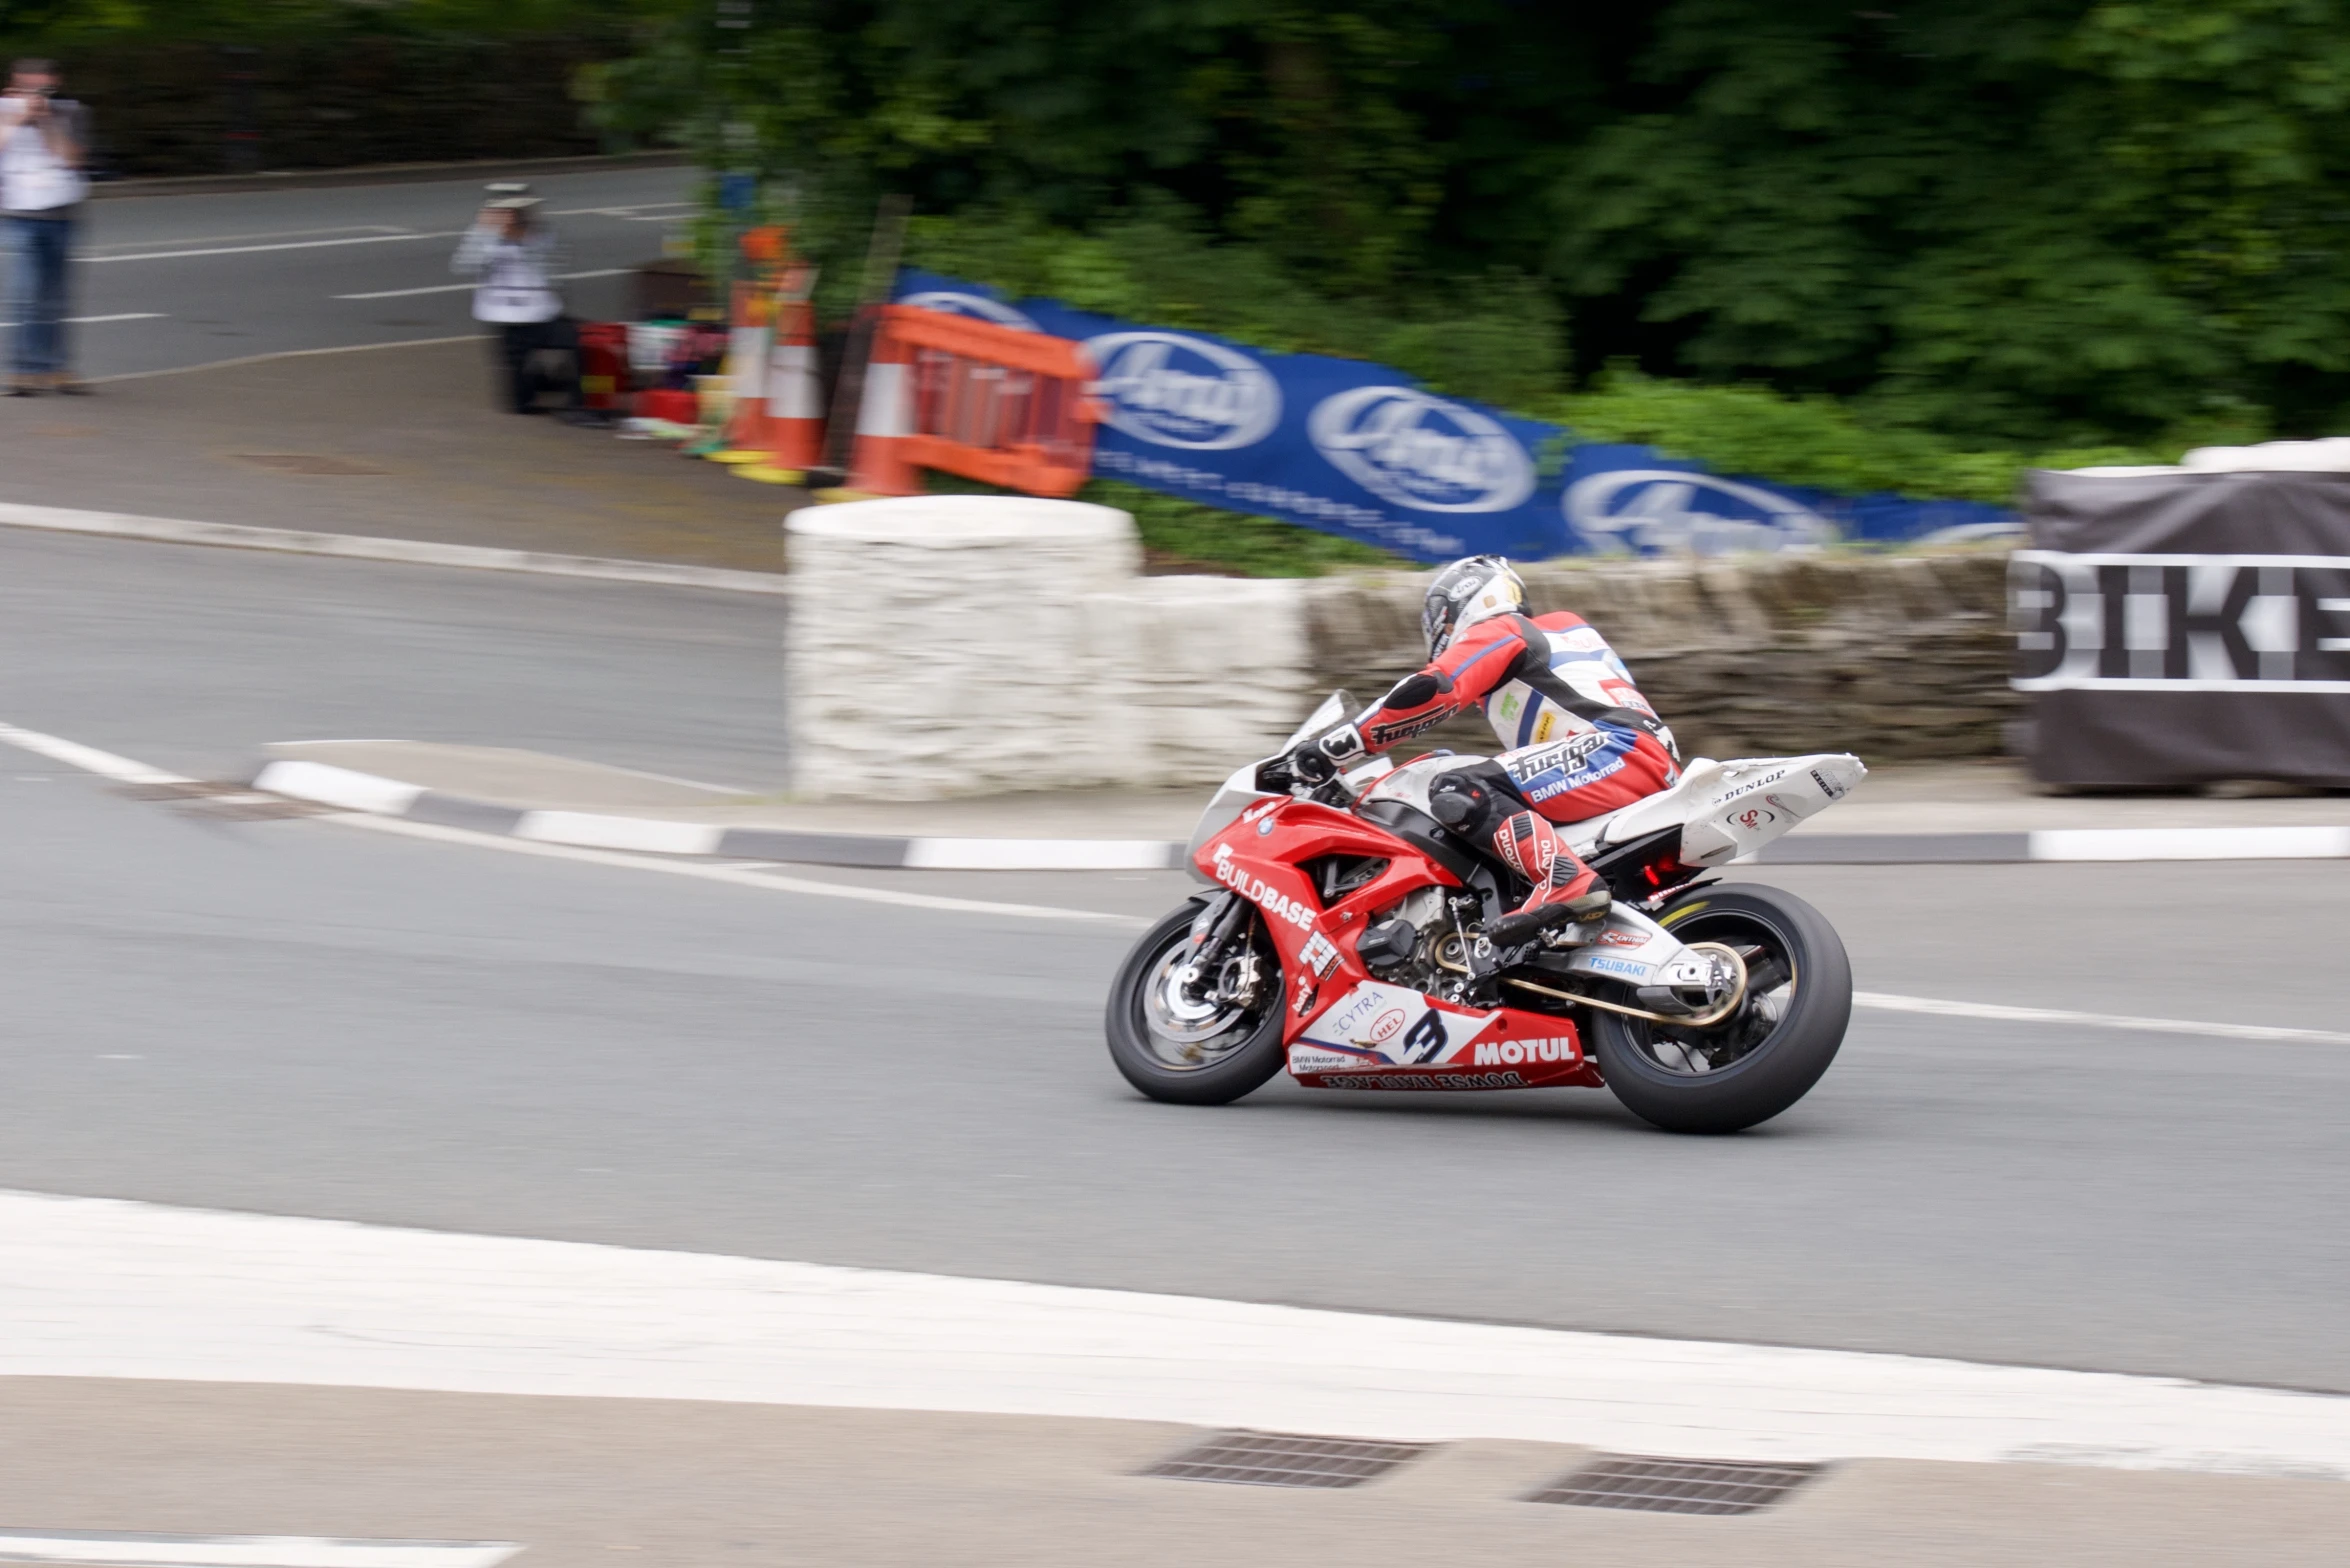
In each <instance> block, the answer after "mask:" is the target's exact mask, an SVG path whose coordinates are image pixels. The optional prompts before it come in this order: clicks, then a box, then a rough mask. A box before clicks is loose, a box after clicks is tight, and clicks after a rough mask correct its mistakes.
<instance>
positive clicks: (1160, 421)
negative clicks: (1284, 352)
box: [1085, 332, 1281, 452]
mask: <svg viewBox="0 0 2350 1568" xmlns="http://www.w3.org/2000/svg"><path fill="white" fill-rule="evenodd" d="M1085 349H1086V352H1087V353H1089V354H1091V355H1092V356H1093V362H1094V363H1095V364H1096V365H1097V366H1099V367H1100V368H1101V377H1100V379H1099V380H1097V381H1096V382H1095V383H1094V384H1093V392H1094V395H1095V396H1097V397H1099V398H1101V399H1102V400H1103V401H1104V402H1105V403H1106V404H1107V405H1108V407H1109V413H1108V416H1107V418H1108V423H1109V425H1110V428H1112V429H1113V430H1122V431H1124V432H1125V433H1126V434H1128V435H1130V436H1132V437H1134V438H1135V439H1136V440H1137V441H1148V442H1150V443H1151V444H1152V445H1154V446H1173V447H1185V448H1188V449H1190V450H1192V451H1195V452H1216V451H1226V450H1229V449H1231V448H1233V447H1240V446H1254V445H1256V444H1257V443H1258V442H1259V441H1262V440H1264V439H1265V437H1267V436H1269V435H1271V434H1272V433H1273V427H1274V426H1275V425H1277V424H1279V423H1280V422H1281V386H1280V383H1279V382H1276V381H1275V380H1274V379H1273V376H1272V373H1271V372H1270V371H1268V370H1266V369H1265V367H1264V366H1262V365H1260V364H1258V363H1257V362H1256V361H1255V360H1253V359H1251V358H1249V357H1248V356H1247V355H1246V354H1243V353H1241V352H1240V351H1239V350H1238V349H1234V348H1227V347H1225V346H1224V345H1223V344H1221V343H1210V342H1208V341H1206V340H1205V339H1202V338H1194V337H1186V336H1184V335H1183V334H1182V333H1180V332H1106V333H1103V334H1102V335H1101V336H1100V337H1097V338H1088V339H1086V341H1085Z"/></svg>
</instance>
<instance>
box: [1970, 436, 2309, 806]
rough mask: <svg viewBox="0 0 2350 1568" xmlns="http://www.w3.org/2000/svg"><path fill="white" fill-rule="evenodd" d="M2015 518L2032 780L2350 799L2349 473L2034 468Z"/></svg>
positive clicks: (2015, 618) (2018, 626)
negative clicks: (2229, 785) (2264, 783)
mask: <svg viewBox="0 0 2350 1568" xmlns="http://www.w3.org/2000/svg"><path fill="white" fill-rule="evenodd" d="M2024 514H2025V520H2026V521H2027V523H2028V524H2029V525H2030V528H2031V532H2032V543H2033V546H2034V548H2032V549H2029V550H2019V551H2017V552H2016V553H2015V555H2014V556H2013V557H2011V559H2010V565H2009V569H2008V611H2009V621H2010V625H2011V626H2012V628H2013V629H2014V632H2015V639H2016V641H2015V675H2014V679H2013V680H2012V682H2011V684H2012V685H2013V686H2014V687H2015V689H2016V690H2018V691H2022V692H2029V693H2031V694H2032V701H2033V708H2034V714H2033V717H2034V724H2033V742H2032V768H2033V772H2034V773H2035V774H2037V775H2038V776H2039V777H2040V778H2041V779H2042V780H2044V781H2046V782H2048V783H2052V784H2073V785H2190V784H2199V783H2204V782H2208V781H2210V780H2213V779H2277V780H2284V781H2287V782H2292V783H2299V784H2309V785H2335V786H2350V473H2341V474H2336V473H2192V472H2187V471H2184V470H2178V471H2168V470H2166V471H2157V472H2151V473H2120V474H2097V473H2061V472H2047V471H2044V472H2038V473H2034V474H2032V475H2031V476H2030V478H2029V479H2028V480H2027V482H2026V485H2025V505H2024Z"/></svg>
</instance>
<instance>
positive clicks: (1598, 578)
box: [1306, 550, 2023, 762]
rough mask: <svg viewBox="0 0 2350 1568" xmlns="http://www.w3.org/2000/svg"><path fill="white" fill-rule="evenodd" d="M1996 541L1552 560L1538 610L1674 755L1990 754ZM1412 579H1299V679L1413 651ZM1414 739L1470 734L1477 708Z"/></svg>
mask: <svg viewBox="0 0 2350 1568" xmlns="http://www.w3.org/2000/svg"><path fill="white" fill-rule="evenodd" d="M2006 567H2007V558H2006V556H2005V554H2004V553H2001V552H1998V551H1992V550H1965V551H1958V550H1953V551H1947V552H1935V553H1923V552H1921V553H1912V554H1904V555H1852V556H1847V555H1768V556H1744V557H1737V558H1732V559H1727V560H1723V559H1716V560H1708V561H1678V560H1676V561H1600V562H1589V563H1580V562H1552V563H1546V564H1543V565H1538V566H1532V567H1529V568H1526V569H1525V577H1526V583H1527V587H1528V589H1529V590H1530V591H1531V593H1532V595H1533V599H1534V606H1535V608H1536V609H1537V610H1538V611H1539V610H1551V609H1564V610H1573V611H1575V612H1576V613H1577V614H1579V615H1581V616H1583V618H1584V619H1586V620H1588V621H1589V622H1591V624H1592V625H1594V626H1596V627H1598V628H1599V630H1600V632H1601V633H1602V634H1603V635H1605V636H1606V637H1607V639H1608V641H1609V642H1611V643H1613V644H1614V645H1615V648H1616V651H1617V652H1618V653H1620V654H1622V655H1623V658H1624V662H1625V663H1626V664H1628V665H1630V666H1631V669H1632V674H1633V677H1634V679H1635V680H1637V681H1638V682H1639V684H1640V689H1641V690H1642V691H1643V692H1644V693H1645V694H1646V695H1647V696H1648V699H1649V701H1651V702H1653V703H1654V704H1655V705H1656V709H1657V712H1658V713H1660V714H1661V715H1663V716H1664V719H1665V721H1666V722H1667V723H1669V724H1670V725H1672V726H1673V732H1674V734H1675V736H1676V737H1677V738H1678V739H1679V740H1680V742H1681V750H1682V752H1683V754H1684V755H1688V756H1699V755H1703V756H1711V757H1739V756H1754V755H1766V756H1768V755H1778V754H1784V753H1789V752H1803V751H1853V752H1857V753H1858V754H1859V755H1860V756H1861V757H1863V758H1864V759H1866V760H1869V761H1872V762H1873V761H1888V762H1890V761H1927V760H1940V759H1948V758H1958V757H1980V756H1990V755H1995V754H1997V753H1998V752H1999V751H2000V750H2001V749H2002V742H2001V728H2002V725H2003V724H2004V723H2005V722H2006V721H2008V720H2010V719H2012V718H2015V717H2018V716H2019V715H2020V714H2021V712H2022V707H2023V703H2022V699H2021V698H2020V697H2019V696H2018V695H2017V694H2016V693H2014V692H2012V691H2010V690H2009V689H2008V685H2007V671H2008V659H2009V650H2010V646H2011V644H2010V640H2009V638H2008V635H2007V631H2006V625H2007V621H2006V602H2005V594H2006V586H2005V585H2006ZM1426 581H1427V578H1426V577H1425V576H1424V575H1419V574H1410V575H1407V574H1402V573H1394V574H1382V575H1377V576H1369V575H1366V576H1359V577H1351V578H1344V579H1323V580H1321V581H1319V582H1315V583H1312V584H1309V585H1308V593H1307V596H1306V605H1307V614H1308V619H1309V628H1310V638H1311V648H1312V651H1311V655H1310V673H1311V682H1310V689H1312V690H1314V691H1316V692H1319V691H1322V690H1327V689H1329V688H1331V687H1334V686H1345V687H1348V688H1350V689H1351V690H1353V691H1354V693H1355V695H1357V696H1358V697H1364V698H1368V697H1370V696H1372V695H1374V694H1375V693H1377V692H1379V691H1382V690H1384V689H1385V688H1386V686H1387V684H1388V683H1389V682H1391V681H1393V680H1394V679H1396V678H1397V676H1398V675H1400V674H1402V673H1403V672H1405V671H1408V670H1411V669H1414V668H1416V667H1417V666H1418V665H1419V663H1420V661H1421V658H1422V657H1423V654H1422V645H1421V641H1420V596H1421V592H1422V589H1423V586H1424V584H1425V583H1426ZM1428 740H1429V743H1430V744H1434V745H1450V746H1453V747H1455V748H1456V749H1463V750H1466V749H1471V748H1477V749H1485V748H1488V747H1490V746H1491V744H1492V732H1491V731H1489V730H1487V729H1486V728H1485V727H1484V725H1483V724H1482V722H1476V721H1472V722H1456V723H1455V724H1453V725H1448V726H1447V727H1446V728H1445V729H1444V730H1441V731H1438V732H1436V733H1435V734H1433V735H1431V736H1430V737H1429V738H1428Z"/></svg>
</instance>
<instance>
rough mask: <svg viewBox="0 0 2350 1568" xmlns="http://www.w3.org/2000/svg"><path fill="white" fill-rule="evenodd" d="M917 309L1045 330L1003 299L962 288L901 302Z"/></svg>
mask: <svg viewBox="0 0 2350 1568" xmlns="http://www.w3.org/2000/svg"><path fill="white" fill-rule="evenodd" d="M898 303H899V304H901V305H912V306H913V307H915V308H916V309H917V310H935V311H938V312H940V313H942V314H944V315H949V316H970V317H972V318H974V319H976V320H979V321H992V322H994V323H995V324H996V325H997V326H999V327H1010V328H1012V329H1013V330H1014V331H1016V332H1042V331H1043V330H1044V329H1043V328H1042V327H1040V326H1038V325H1037V324H1036V323H1035V322H1034V321H1031V320H1030V319H1029V318H1028V317H1027V315H1026V314H1024V313H1023V312H1021V311H1017V310H1014V309H1013V308H1012V307H1011V306H1009V305H1007V304H1005V303H1004V302H1003V301H1002V300H1000V299H989V298H988V297H987V296H986V295H985V294H965V293H963V292H962V291H961V290H959V289H931V290H929V291H927V292H925V293H921V294H909V295H907V296H906V297H905V298H904V299H901V300H899V301H898Z"/></svg>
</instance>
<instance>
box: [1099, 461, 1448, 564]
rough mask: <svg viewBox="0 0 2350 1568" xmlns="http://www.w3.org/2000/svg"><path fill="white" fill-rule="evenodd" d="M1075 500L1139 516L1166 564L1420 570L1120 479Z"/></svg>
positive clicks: (1310, 532) (1147, 545) (1380, 553)
mask: <svg viewBox="0 0 2350 1568" xmlns="http://www.w3.org/2000/svg"><path fill="white" fill-rule="evenodd" d="M1077 499H1079V500H1080V501H1098V502H1100V503H1101V504H1102V505H1104V506H1114V507H1117V508H1118V509H1119V510H1121V511H1125V512H1131V513H1133V514H1134V526H1135V528H1136V529H1137V530H1138V531H1139V532H1140V533H1141V535H1142V545H1143V548H1144V549H1145V550H1148V551H1150V552H1151V554H1152V555H1153V556H1154V557H1156V558H1157V559H1156V563H1155V564H1157V565H1160V566H1162V567H1166V568H1175V569H1182V568H1206V569H1212V570H1216V571H1221V572H1227V573H1232V574H1235V575H1238V576H1242V577H1322V576H1326V575H1328V574H1329V573H1332V572H1342V571H1349V570H1360V569H1362V568H1365V567H1379V566H1386V567H1400V568H1402V569H1404V570H1407V571H1409V570H1414V569H1416V567H1415V563H1413V562H1411V561H1408V560H1406V559H1404V558H1403V557H1402V556H1400V555H1391V554H1389V553H1388V552H1387V551H1385V550H1381V549H1377V548H1375V547H1373V546H1371V545H1367V544H1358V543H1357V542H1356V541H1354V540H1352V539H1342V538H1340V537H1339V536H1338V535H1336V534H1326V533H1321V532H1318V531H1317V530H1315V529H1311V528H1300V527H1298V526H1297V525H1296V524H1294V523H1285V522H1282V521H1280V520H1279V519H1277V518H1271V517H1255V516H1251V515H1249V514H1247V513H1245V512H1227V511H1223V510H1221V509H1220V508H1217V507H1213V506H1203V505H1201V504H1200V503H1199V502H1197V501H1186V500H1184V499H1183V498H1182V497H1181V496H1173V495H1167V494H1165V493H1164V492H1162V491H1158V490H1146V489H1144V488H1143V487H1142V486H1140V485H1130V484H1125V483H1122V482H1121V481H1119V480H1115V479H1096V480H1092V481H1090V482H1089V483H1088V484H1087V485H1086V486H1085V488H1084V489H1083V490H1081V491H1079V492H1078V494H1077Z"/></svg>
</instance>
